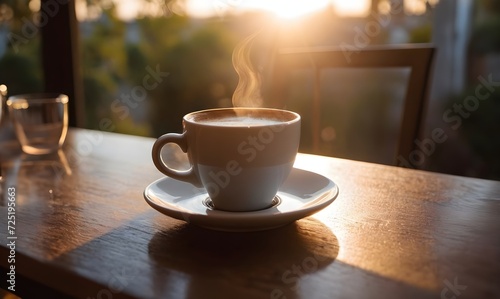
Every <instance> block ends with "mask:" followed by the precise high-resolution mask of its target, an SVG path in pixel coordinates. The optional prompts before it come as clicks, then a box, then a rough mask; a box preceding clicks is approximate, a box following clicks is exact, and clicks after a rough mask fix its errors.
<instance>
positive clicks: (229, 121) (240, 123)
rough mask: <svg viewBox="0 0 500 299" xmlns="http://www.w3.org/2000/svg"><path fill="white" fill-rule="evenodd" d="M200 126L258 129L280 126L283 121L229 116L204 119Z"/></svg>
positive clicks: (199, 121)
mask: <svg viewBox="0 0 500 299" xmlns="http://www.w3.org/2000/svg"><path fill="white" fill-rule="evenodd" d="M197 122H198V123H200V124H207V125H214V126H227V127H247V126H248V127H256V126H269V125H278V124H281V123H283V120H279V119H272V118H258V117H251V116H227V117H220V118H212V119H203V120H198V121H197Z"/></svg>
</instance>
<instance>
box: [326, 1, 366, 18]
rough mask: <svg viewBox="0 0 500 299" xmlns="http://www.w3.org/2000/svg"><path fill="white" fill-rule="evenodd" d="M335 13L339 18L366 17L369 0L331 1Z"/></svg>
mask: <svg viewBox="0 0 500 299" xmlns="http://www.w3.org/2000/svg"><path fill="white" fill-rule="evenodd" d="M333 5H334V7H335V10H336V12H337V13H338V14H339V15H341V16H356V17H359V16H366V15H368V13H369V12H370V8H371V1H370V0H351V1H345V0H333Z"/></svg>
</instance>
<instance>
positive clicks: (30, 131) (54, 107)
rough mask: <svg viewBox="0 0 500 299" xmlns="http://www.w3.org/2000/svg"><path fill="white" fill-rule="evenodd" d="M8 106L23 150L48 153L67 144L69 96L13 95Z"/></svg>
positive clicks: (34, 153) (30, 152) (32, 153)
mask: <svg viewBox="0 0 500 299" xmlns="http://www.w3.org/2000/svg"><path fill="white" fill-rule="evenodd" d="M7 106H8V107H9V114H10V118H11V119H12V121H13V123H14V128H15V131H16V135H17V138H18V140H19V142H20V143H21V147H22V149H23V152H25V153H27V154H31V155H42V154H48V153H52V152H54V151H57V150H58V149H59V148H60V147H61V146H62V145H63V143H64V139H65V138H66V133H67V132H68V96H67V95H64V94H47V93H46V94H23V95H16V96H11V97H9V99H8V100H7Z"/></svg>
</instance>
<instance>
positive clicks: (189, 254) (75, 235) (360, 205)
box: [0, 129, 500, 299]
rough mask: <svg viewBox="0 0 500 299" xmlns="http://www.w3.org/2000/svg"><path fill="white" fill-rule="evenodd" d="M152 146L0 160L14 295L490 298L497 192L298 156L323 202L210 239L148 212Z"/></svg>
mask: <svg viewBox="0 0 500 299" xmlns="http://www.w3.org/2000/svg"><path fill="white" fill-rule="evenodd" d="M153 142H154V139H151V138H142V137H133V136H126V135H120V134H112V133H102V132H97V131H88V130H81V129H71V130H70V133H69V136H68V140H67V142H66V144H65V146H64V151H63V152H62V153H60V154H59V155H53V156H51V157H45V158H44V159H34V158H33V157H28V156H23V155H20V154H13V155H10V156H9V155H5V152H4V155H3V157H4V158H3V159H4V160H8V161H7V162H5V161H4V164H3V174H4V185H3V199H2V201H1V206H2V207H1V209H0V213H1V215H2V216H1V217H0V219H1V226H2V229H0V240H2V241H1V247H0V253H1V254H0V256H1V258H0V265H1V267H2V272H3V273H6V272H8V271H9V267H10V266H11V265H13V264H12V263H9V261H8V255H9V253H12V252H11V250H10V249H9V246H8V244H9V243H8V242H10V241H11V239H8V238H7V237H8V234H7V225H8V224H7V214H8V208H7V205H8V203H9V202H10V201H9V199H10V198H9V197H8V196H7V192H6V190H8V188H15V204H16V206H15V208H16V210H15V219H16V222H15V236H16V237H17V239H15V264H14V265H15V275H16V276H15V279H16V284H15V291H16V293H17V294H19V295H21V296H25V297H26V298H32V297H33V298H59V297H63V296H74V297H79V298H285V297H286V298H367V297H369V298H459V299H462V298H498V297H500V182H497V181H487V180H480V179H472V178H464V177H457V176H450V175H443V174H437V173H429V172H423V171H417V170H409V169H403V168H396V167H389V166H382V165H376V164H369V163H363V162H355V161H349V160H342V159H336V158H329V157H321V156H313V155H305V154H299V155H298V158H297V162H296V167H298V168H303V169H307V170H311V171H315V172H317V173H319V174H322V175H324V176H326V177H328V178H330V179H331V180H333V181H334V182H336V183H337V184H338V186H339V188H340V195H339V196H338V198H337V199H336V200H335V201H334V202H333V203H332V204H331V205H330V206H328V207H327V208H326V209H324V210H322V211H321V212H319V213H317V214H315V215H314V216H312V217H308V218H306V219H302V220H299V221H297V222H295V223H293V224H290V225H287V226H285V227H282V228H279V229H275V230H270V231H262V232H251V233H226V232H217V231H210V230H206V229H201V228H198V227H194V226H192V225H189V224H186V223H185V222H183V221H179V220H175V219H172V218H169V217H167V216H164V215H163V214H160V213H159V212H157V211H156V210H154V209H152V208H151V207H150V206H148V205H147V203H146V202H145V200H144V199H143V195H142V193H143V191H144V188H145V187H146V186H147V185H148V184H149V183H151V182H152V181H154V180H156V179H158V178H161V177H162V174H160V173H159V172H158V171H157V170H156V168H155V167H154V166H153V163H152V161H151V157H150V156H151V154H150V152H151V147H152V144H153ZM6 157H8V158H6ZM35 160H36V161H35ZM7 276H8V275H5V274H4V275H3V276H2V279H1V282H2V285H1V286H2V288H4V289H6V288H7V287H8V286H10V284H9V283H7V282H6V281H7V279H6V277H7Z"/></svg>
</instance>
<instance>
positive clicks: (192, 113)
mask: <svg viewBox="0 0 500 299" xmlns="http://www.w3.org/2000/svg"><path fill="white" fill-rule="evenodd" d="M234 110H248V111H251V110H262V111H263V110H266V111H276V112H280V113H289V114H291V115H293V116H294V118H293V119H291V120H287V121H283V122H282V123H281V124H282V125H283V124H292V123H295V122H298V121H300V119H301V117H300V114H298V113H296V112H293V111H290V110H285V109H277V108H265V107H258V108H252V107H229V108H214V109H205V110H200V111H195V112H191V113H188V114H186V115H185V116H184V117H183V120H184V121H185V122H188V123H191V124H196V125H198V126H212V125H210V124H204V123H199V122H196V121H192V120H190V119H188V118H190V117H192V116H193V115H196V114H203V113H206V112H212V111H234ZM261 126H266V125H256V126H254V127H261Z"/></svg>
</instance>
